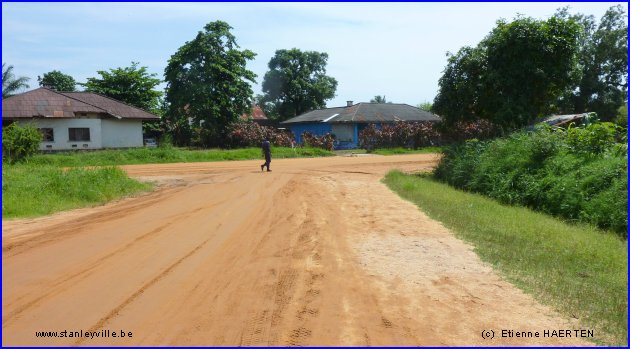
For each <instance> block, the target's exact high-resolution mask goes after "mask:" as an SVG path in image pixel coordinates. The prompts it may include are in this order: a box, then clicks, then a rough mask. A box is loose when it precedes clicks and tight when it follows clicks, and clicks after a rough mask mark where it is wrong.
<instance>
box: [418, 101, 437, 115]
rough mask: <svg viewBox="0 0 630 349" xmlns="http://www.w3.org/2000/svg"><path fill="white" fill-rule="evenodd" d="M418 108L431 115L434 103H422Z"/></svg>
mask: <svg viewBox="0 0 630 349" xmlns="http://www.w3.org/2000/svg"><path fill="white" fill-rule="evenodd" d="M416 107H418V109H421V110H424V111H428V112H429V113H430V112H432V111H433V103H431V102H426V101H425V102H422V103H420V104H418V105H417V106H416Z"/></svg>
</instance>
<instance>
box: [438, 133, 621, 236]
mask: <svg viewBox="0 0 630 349" xmlns="http://www.w3.org/2000/svg"><path fill="white" fill-rule="evenodd" d="M626 156H627V133H626V130H625V129H622V128H620V127H618V126H616V125H614V124H612V123H598V122H595V123H591V124H588V125H586V126H584V127H579V128H576V127H569V129H567V130H565V129H560V128H555V129H554V128H550V127H542V128H539V129H537V130H535V131H532V132H526V131H521V132H516V133H514V134H512V135H510V136H508V137H506V138H501V139H496V140H493V141H486V142H483V141H469V142H466V143H464V144H459V145H453V146H450V147H446V148H444V157H443V158H442V160H441V162H440V163H439V165H438V167H437V168H436V170H435V176H436V178H438V179H440V180H442V181H444V182H447V183H449V184H451V185H453V186H455V187H457V188H461V189H465V190H468V191H473V192H477V193H482V194H484V195H487V196H489V197H491V198H495V199H497V200H499V201H500V202H503V203H508V204H516V205H523V206H527V207H531V208H533V209H536V210H540V211H542V212H545V213H549V214H552V215H555V216H559V217H562V218H564V219H566V220H569V221H582V222H588V223H592V224H595V225H597V226H599V227H601V228H604V229H610V230H613V231H615V232H617V233H618V234H620V235H623V236H627V227H628V215H627V204H628V178H627V177H628V162H627V158H626Z"/></svg>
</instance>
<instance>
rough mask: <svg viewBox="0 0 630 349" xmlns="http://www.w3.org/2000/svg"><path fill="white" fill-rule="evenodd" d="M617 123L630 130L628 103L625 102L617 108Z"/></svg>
mask: <svg viewBox="0 0 630 349" xmlns="http://www.w3.org/2000/svg"><path fill="white" fill-rule="evenodd" d="M615 123H616V124H617V125H619V126H620V127H622V128H625V129H626V132H627V131H628V103H624V104H623V105H622V106H621V107H619V109H617V118H616V119H615Z"/></svg>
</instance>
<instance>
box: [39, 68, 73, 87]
mask: <svg viewBox="0 0 630 349" xmlns="http://www.w3.org/2000/svg"><path fill="white" fill-rule="evenodd" d="M37 81H39V86H43V87H48V88H50V89H53V90H56V91H66V92H74V91H76V90H77V87H76V85H77V82H76V81H74V78H73V77H72V76H70V75H66V74H64V73H62V72H60V71H58V70H53V71H51V72H48V73H44V76H43V77H42V76H37Z"/></svg>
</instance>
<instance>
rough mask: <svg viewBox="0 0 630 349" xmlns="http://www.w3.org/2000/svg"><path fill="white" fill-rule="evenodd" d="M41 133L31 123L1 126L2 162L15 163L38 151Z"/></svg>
mask: <svg viewBox="0 0 630 349" xmlns="http://www.w3.org/2000/svg"><path fill="white" fill-rule="evenodd" d="M41 140H42V135H41V133H39V131H38V130H37V128H35V127H34V126H31V125H25V126H19V125H18V124H15V123H14V124H11V125H9V126H7V127H3V128H2V162H8V163H16V162H19V161H22V160H24V159H26V158H28V157H29V156H32V155H34V154H36V153H37V152H38V151H39V142H40V141H41Z"/></svg>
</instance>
